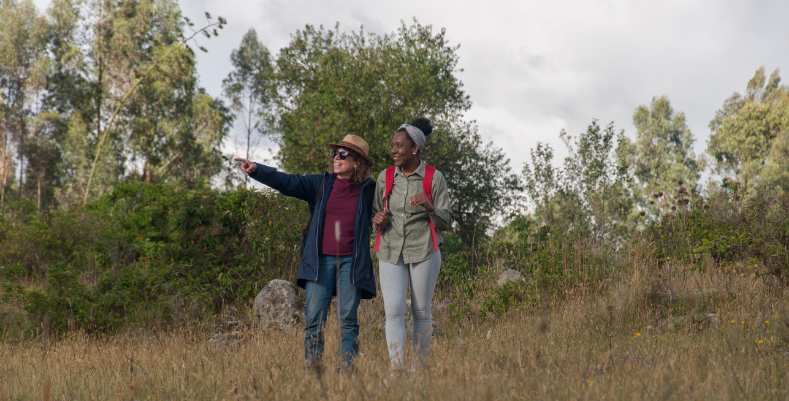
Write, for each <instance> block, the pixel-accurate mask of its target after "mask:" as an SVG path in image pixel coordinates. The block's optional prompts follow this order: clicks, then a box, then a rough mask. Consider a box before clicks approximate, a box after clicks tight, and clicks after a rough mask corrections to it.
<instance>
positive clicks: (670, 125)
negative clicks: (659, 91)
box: [624, 96, 706, 214]
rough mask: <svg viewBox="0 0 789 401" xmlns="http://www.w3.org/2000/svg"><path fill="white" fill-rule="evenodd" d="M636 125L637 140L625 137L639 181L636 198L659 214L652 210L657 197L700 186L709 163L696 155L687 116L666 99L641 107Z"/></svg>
mask: <svg viewBox="0 0 789 401" xmlns="http://www.w3.org/2000/svg"><path fill="white" fill-rule="evenodd" d="M633 125H634V126H635V127H636V138H635V141H634V142H631V141H630V140H629V139H627V138H625V139H624V145H625V147H626V149H625V150H624V151H625V152H626V155H625V157H628V159H629V165H630V169H631V172H632V174H633V177H634V178H635V180H636V183H635V185H634V190H635V192H636V193H635V194H634V195H635V196H636V199H637V201H638V203H639V204H640V205H641V207H642V208H644V209H646V210H648V211H652V212H655V211H656V210H657V208H654V207H651V208H650V207H648V205H649V202H654V200H653V195H654V194H657V193H661V192H666V193H668V192H675V189H679V188H682V187H686V188H693V187H696V186H697V185H698V180H699V178H700V176H701V171H702V170H703V169H704V167H705V165H706V160H705V159H704V157H702V156H696V154H695V153H694V152H693V142H694V138H693V134H692V133H691V131H690V128H688V125H687V123H686V121H685V113H683V112H681V111H675V110H674V108H673V107H671V102H670V101H669V99H668V98H667V97H665V96H660V97H654V98H652V102H651V103H650V104H649V106H647V105H640V106H638V107H637V108H636V110H635V112H634V113H633ZM680 183H682V185H679V184H680ZM655 213H656V212H655ZM653 214H654V213H653Z"/></svg>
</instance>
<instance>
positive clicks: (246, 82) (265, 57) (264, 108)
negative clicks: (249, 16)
mask: <svg viewBox="0 0 789 401" xmlns="http://www.w3.org/2000/svg"><path fill="white" fill-rule="evenodd" d="M230 62H231V64H233V67H234V70H233V71H231V72H230V73H229V74H228V75H227V77H226V78H225V79H224V80H222V89H223V92H224V95H225V97H226V98H227V99H228V101H229V103H230V108H231V110H233V113H234V115H235V120H236V121H237V122H238V123H239V124H240V126H237V132H238V133H241V134H243V135H242V141H241V142H243V143H244V144H245V146H244V147H245V148H246V156H245V158H246V159H248V160H251V159H252V157H254V154H251V153H250V151H251V149H252V148H254V147H256V146H257V143H258V142H259V140H260V138H261V135H266V134H268V127H267V126H266V118H267V117H268V116H269V111H270V110H269V108H270V105H271V98H272V94H271V82H270V79H271V75H272V74H273V65H272V64H273V60H272V58H271V54H270V53H269V51H268V49H267V48H266V47H265V46H263V44H261V43H260V41H259V40H258V36H257V32H255V30H254V29H250V30H249V31H247V33H246V34H244V37H243V38H242V39H241V44H240V45H239V47H238V49H235V50H233V52H232V53H231V54H230ZM253 134H254V137H253ZM253 139H254V141H253ZM234 142H235V143H238V142H239V141H238V139H237V138H234ZM230 177H232V176H228V181H229V182H228V183H227V184H226V185H228V186H232V182H233V180H232V178H230ZM244 179H245V180H247V181H248V180H249V178H248V177H246V176H245V177H244Z"/></svg>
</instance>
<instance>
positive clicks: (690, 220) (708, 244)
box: [646, 185, 789, 283]
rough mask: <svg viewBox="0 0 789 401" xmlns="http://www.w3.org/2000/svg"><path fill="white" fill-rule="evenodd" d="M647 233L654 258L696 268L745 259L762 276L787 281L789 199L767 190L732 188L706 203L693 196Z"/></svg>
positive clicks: (788, 281)
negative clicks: (677, 261)
mask: <svg viewBox="0 0 789 401" xmlns="http://www.w3.org/2000/svg"><path fill="white" fill-rule="evenodd" d="M646 233H647V235H648V236H649V238H650V239H651V241H653V242H654V243H655V244H656V247H655V257H656V258H657V259H659V260H665V259H668V258H671V259H674V260H682V261H686V262H689V263H690V264H692V265H693V266H694V267H695V268H697V269H706V268H707V267H709V266H708V265H707V261H712V262H713V263H717V264H731V263H734V262H740V261H746V262H748V263H752V264H754V265H756V266H761V268H760V269H759V271H760V272H761V273H763V274H770V275H774V276H776V277H778V278H780V279H781V280H783V281H784V282H785V283H789V195H787V194H786V193H781V194H775V192H774V191H772V190H770V188H766V187H756V188H748V186H747V185H739V186H735V185H731V186H730V187H729V189H728V190H719V191H717V192H714V193H712V194H710V195H709V197H708V199H706V200H705V199H703V198H701V197H700V196H694V197H693V200H692V201H691V202H690V203H689V204H688V205H687V206H685V207H681V208H679V209H678V210H677V212H675V213H674V214H669V215H667V216H666V217H665V218H663V219H660V220H658V221H655V222H654V223H653V224H651V225H650V226H649V227H648V229H647V231H646Z"/></svg>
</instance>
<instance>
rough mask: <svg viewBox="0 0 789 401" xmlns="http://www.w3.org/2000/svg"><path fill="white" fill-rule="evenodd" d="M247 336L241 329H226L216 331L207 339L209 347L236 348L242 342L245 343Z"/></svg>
mask: <svg viewBox="0 0 789 401" xmlns="http://www.w3.org/2000/svg"><path fill="white" fill-rule="evenodd" d="M246 340H247V337H246V336H245V334H244V332H241V331H228V332H224V333H222V332H218V333H215V334H214V335H213V336H211V339H210V340H208V346H209V347H210V348H211V349H218V348H238V347H239V346H241V345H242V344H243V343H245V342H246Z"/></svg>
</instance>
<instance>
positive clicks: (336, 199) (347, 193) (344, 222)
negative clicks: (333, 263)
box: [320, 178, 359, 256]
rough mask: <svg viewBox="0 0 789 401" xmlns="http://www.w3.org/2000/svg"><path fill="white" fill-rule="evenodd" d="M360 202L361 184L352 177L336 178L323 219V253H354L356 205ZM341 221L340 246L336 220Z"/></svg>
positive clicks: (321, 250)
mask: <svg viewBox="0 0 789 401" xmlns="http://www.w3.org/2000/svg"><path fill="white" fill-rule="evenodd" d="M358 204H359V184H357V183H356V182H355V181H354V180H351V179H347V180H344V179H341V178H335V179H334V184H332V187H331V193H330V194H329V199H328V200H327V201H326V215H325V220H324V221H323V222H324V224H323V240H322V241H321V249H320V254H321V255H340V256H345V255H353V232H354V230H355V228H356V207H357V206H358ZM337 221H339V222H340V244H339V245H340V246H339V251H338V250H337V241H336V239H335V234H334V224H335V222H337Z"/></svg>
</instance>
